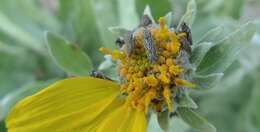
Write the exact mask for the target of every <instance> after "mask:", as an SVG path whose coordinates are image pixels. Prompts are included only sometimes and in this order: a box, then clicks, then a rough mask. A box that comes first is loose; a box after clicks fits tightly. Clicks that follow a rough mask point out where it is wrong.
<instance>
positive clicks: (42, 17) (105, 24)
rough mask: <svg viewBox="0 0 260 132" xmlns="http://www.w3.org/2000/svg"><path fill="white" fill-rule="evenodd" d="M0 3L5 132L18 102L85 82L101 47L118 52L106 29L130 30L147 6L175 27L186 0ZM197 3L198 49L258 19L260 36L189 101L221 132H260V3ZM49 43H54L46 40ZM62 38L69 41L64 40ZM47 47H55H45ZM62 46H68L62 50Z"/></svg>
mask: <svg viewBox="0 0 260 132" xmlns="http://www.w3.org/2000/svg"><path fill="white" fill-rule="evenodd" d="M0 2H1V3H0V121H1V123H0V131H1V132H4V131H5V128H4V122H3V121H4V118H5V115H6V114H7V113H8V110H9V109H10V107H11V106H12V105H13V104H14V103H15V102H16V101H18V100H20V99H22V98H24V97H26V96H28V95H31V94H32V93H34V92H36V91H38V90H40V89H41V88H43V87H45V86H47V85H48V84H49V83H51V82H53V81H54V80H57V79H61V78H64V77H66V76H67V75H78V76H84V75H87V74H88V71H89V70H90V69H92V68H93V67H94V68H95V67H98V64H100V63H101V62H102V61H103V60H104V58H103V56H102V54H101V53H99V52H98V48H99V47H101V46H104V47H107V48H110V49H113V48H115V45H114V40H115V38H116V36H115V35H113V34H112V33H110V32H109V30H108V28H109V27H111V26H117V25H119V26H121V27H127V28H129V29H131V28H133V27H134V26H135V25H136V24H137V23H138V21H139V18H140V16H141V15H142V14H143V10H144V8H145V6H146V5H149V6H150V8H151V11H152V14H153V15H154V18H155V20H157V19H158V18H159V16H163V15H165V14H166V13H167V12H169V11H173V15H174V21H175V22H176V23H177V21H179V20H180V19H181V16H182V15H183V14H184V13H185V10H186V5H187V2H188V0H161V1H158V0H136V1H135V0H60V1H58V0H22V1H21V0H0ZM196 2H197V13H196V19H195V20H194V24H193V26H192V35H193V38H194V40H197V42H199V41H200V40H201V37H202V36H203V35H205V33H206V32H207V31H208V30H209V29H211V28H215V27H217V26H220V25H222V26H223V29H224V30H223V31H222V35H223V36H225V35H227V34H225V33H227V32H229V31H230V30H233V29H234V28H237V27H238V25H240V24H242V23H245V22H246V21H248V20H253V21H254V22H255V23H256V24H257V33H256V34H255V35H254V37H253V39H252V40H251V43H250V44H248V46H247V48H246V49H245V50H243V51H242V54H240V55H239V57H238V59H237V60H236V61H235V62H234V63H233V64H232V65H231V66H230V67H229V68H228V69H227V70H225V72H224V73H225V74H224V77H223V78H222V80H221V81H220V82H219V83H218V84H217V86H215V87H214V88H212V89H209V90H206V91H194V92H191V96H192V97H193V98H194V99H195V102H196V103H197V104H198V105H199V109H198V110H197V111H198V112H199V113H200V114H202V115H204V116H205V117H206V118H207V119H208V120H209V121H210V122H211V123H212V124H214V125H215V126H216V128H217V129H218V131H220V132H245V131H250V132H258V131H260V113H259V112H258V110H259V109H260V83H259V79H260V59H259V58H260V52H259V50H260V18H259V14H258V13H257V12H259V7H260V2H259V1H258V0H226V1H225V0H197V1H196ZM257 15H258V16H257ZM216 30H218V29H216ZM46 31H49V32H48V33H47V32H46ZM50 32H52V33H55V34H58V36H56V35H55V34H52V33H51V34H50ZM242 32H243V30H242ZM46 36H50V37H48V40H46ZM52 36H56V37H53V38H52ZM211 36H214V34H211ZM62 38H66V41H65V40H63V39H62ZM216 38H217V37H212V38H211V39H210V40H209V41H210V42H215V41H217V40H218V39H216ZM59 39H61V40H59ZM235 39H239V38H235ZM47 41H48V42H50V41H51V42H52V43H53V44H54V43H55V44H54V45H52V43H49V45H47ZM61 41H62V43H64V44H61V45H59V43H60V42H61ZM227 52H228V51H227ZM75 56H76V57H75ZM74 58H78V59H74ZM208 61H210V60H208ZM208 61H207V62H208ZM213 61H214V60H213ZM74 64H77V65H74ZM201 67H203V66H201ZM153 119H154V118H152V120H151V121H150V124H149V125H150V127H149V131H151V132H153V131H154V132H155V131H156V132H158V131H159V126H157V125H156V124H157V123H156V120H153ZM169 126H170V128H171V130H172V131H178V132H190V131H193V130H191V129H190V128H189V126H188V125H187V124H185V123H184V122H183V121H182V120H180V119H179V118H175V119H174V120H172V122H170V125H169Z"/></svg>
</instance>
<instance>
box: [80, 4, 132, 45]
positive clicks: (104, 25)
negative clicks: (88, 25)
mask: <svg viewBox="0 0 260 132" xmlns="http://www.w3.org/2000/svg"><path fill="white" fill-rule="evenodd" d="M89 1H90V3H91V6H92V8H93V14H94V18H95V19H96V24H97V29H98V32H99V34H100V37H101V40H102V43H103V45H104V46H105V47H107V48H110V49H113V48H115V44H114V40H115V37H114V36H113V35H112V34H110V33H109V31H108V30H107V29H108V27H111V26H113V25H116V24H117V21H118V20H117V16H116V13H115V11H114V8H116V6H115V4H114V3H113V2H111V1H108V0H89ZM125 2H126V1H125ZM125 4H126V3H125ZM129 6H130V5H129ZM119 7H121V5H119ZM82 8H85V7H84V6H83V7H82ZM122 8H123V7H122ZM129 8H131V7H129ZM131 11H132V10H131ZM120 12H121V10H120ZM127 12H128V13H129V10H127ZM132 17H133V16H132ZM120 18H121V17H120ZM88 19H90V18H88ZM122 19H125V18H122ZM120 20H121V19H120ZM127 20H128V19H127ZM125 21H126V20H125ZM125 21H124V22H125ZM129 23H130V22H129ZM129 23H125V24H126V25H128V24H129ZM82 24H83V23H82ZM123 26H125V25H123ZM85 35H86V34H85Z"/></svg>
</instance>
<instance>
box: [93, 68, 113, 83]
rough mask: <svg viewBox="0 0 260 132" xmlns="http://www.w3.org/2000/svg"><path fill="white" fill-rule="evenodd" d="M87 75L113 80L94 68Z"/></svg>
mask: <svg viewBox="0 0 260 132" xmlns="http://www.w3.org/2000/svg"><path fill="white" fill-rule="evenodd" d="M89 75H90V76H91V77H95V78H100V79H105V80H110V81H113V80H112V79H110V78H109V77H107V76H106V75H105V74H103V73H101V72H98V71H96V70H92V71H91V72H90V73H89Z"/></svg>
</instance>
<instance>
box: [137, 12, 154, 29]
mask: <svg viewBox="0 0 260 132" xmlns="http://www.w3.org/2000/svg"><path fill="white" fill-rule="evenodd" d="M150 24H152V20H151V19H150V18H149V16H148V15H143V17H142V18H141V21H140V24H139V27H146V26H149V25H150Z"/></svg>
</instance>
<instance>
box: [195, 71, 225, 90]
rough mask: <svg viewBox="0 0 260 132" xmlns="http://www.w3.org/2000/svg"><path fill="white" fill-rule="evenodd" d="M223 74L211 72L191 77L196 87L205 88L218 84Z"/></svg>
mask: <svg viewBox="0 0 260 132" xmlns="http://www.w3.org/2000/svg"><path fill="white" fill-rule="evenodd" d="M223 75H224V74H223V73H212V74H209V75H205V76H202V75H196V76H194V77H193V79H194V81H195V84H196V85H197V87H198V88H201V89H207V88H212V87H213V86H215V85H216V84H218V82H219V81H220V79H221V78H222V77H223Z"/></svg>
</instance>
